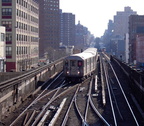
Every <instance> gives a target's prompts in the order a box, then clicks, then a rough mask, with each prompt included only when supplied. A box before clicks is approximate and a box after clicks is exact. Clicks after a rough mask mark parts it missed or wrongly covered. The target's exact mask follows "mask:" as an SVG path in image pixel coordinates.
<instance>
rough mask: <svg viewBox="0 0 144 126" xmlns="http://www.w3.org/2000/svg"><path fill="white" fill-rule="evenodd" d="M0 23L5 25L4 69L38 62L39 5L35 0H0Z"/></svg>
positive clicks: (20, 68)
mask: <svg viewBox="0 0 144 126" xmlns="http://www.w3.org/2000/svg"><path fill="white" fill-rule="evenodd" d="M0 8H1V13H0V18H1V22H0V25H2V26H5V27H6V71H22V70H28V69H31V68H32V67H34V66H35V65H36V64H37V63H38V55H39V51H38V47H39V29H38V26H39V25H38V24H39V19H38V16H39V5H38V3H37V2H36V1H35V0H1V1H0Z"/></svg>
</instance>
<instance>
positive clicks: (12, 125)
mask: <svg viewBox="0 0 144 126" xmlns="http://www.w3.org/2000/svg"><path fill="white" fill-rule="evenodd" d="M61 74H62V72H61V73H60V74H59V75H58V76H57V77H56V78H55V79H54V80H53V81H52V82H51V83H50V84H49V85H48V86H47V87H46V88H45V89H44V90H43V91H42V92H41V93H40V94H39V95H38V97H37V98H36V99H35V100H34V101H33V102H32V103H31V104H30V105H29V106H28V107H26V108H25V110H24V111H23V112H22V113H21V114H20V115H19V116H18V117H17V118H16V119H15V120H14V121H13V122H12V123H11V124H10V126H14V124H15V123H16V122H17V121H18V119H19V118H20V117H21V116H22V115H23V114H24V113H25V112H26V111H27V110H28V109H29V108H30V107H31V106H32V105H33V104H35V103H36V102H37V99H39V98H40V97H41V95H42V94H43V93H44V92H45V91H46V90H47V89H48V88H49V87H50V86H51V85H52V84H53V82H54V81H56V80H57V78H58V77H59V76H61ZM46 83H47V82H45V83H44V84H46ZM44 84H43V85H44Z"/></svg>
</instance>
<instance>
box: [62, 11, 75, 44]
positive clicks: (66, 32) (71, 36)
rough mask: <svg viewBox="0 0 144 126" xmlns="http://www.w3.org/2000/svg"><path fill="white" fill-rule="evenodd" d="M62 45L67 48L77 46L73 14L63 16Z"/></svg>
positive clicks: (63, 14)
mask: <svg viewBox="0 0 144 126" xmlns="http://www.w3.org/2000/svg"><path fill="white" fill-rule="evenodd" d="M61 43H62V44H63V45H65V46H72V45H74V44H75V15H74V14H72V13H62V14H61Z"/></svg>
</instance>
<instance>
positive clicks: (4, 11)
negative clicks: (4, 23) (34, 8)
mask: <svg viewBox="0 0 144 126" xmlns="http://www.w3.org/2000/svg"><path fill="white" fill-rule="evenodd" d="M2 15H12V9H11V8H2Z"/></svg>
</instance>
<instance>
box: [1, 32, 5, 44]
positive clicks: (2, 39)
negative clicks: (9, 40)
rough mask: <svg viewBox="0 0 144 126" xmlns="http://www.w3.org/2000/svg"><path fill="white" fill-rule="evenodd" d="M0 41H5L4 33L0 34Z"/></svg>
mask: <svg viewBox="0 0 144 126" xmlns="http://www.w3.org/2000/svg"><path fill="white" fill-rule="evenodd" d="M1 41H3V42H4V41H5V34H4V33H1Z"/></svg>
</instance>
